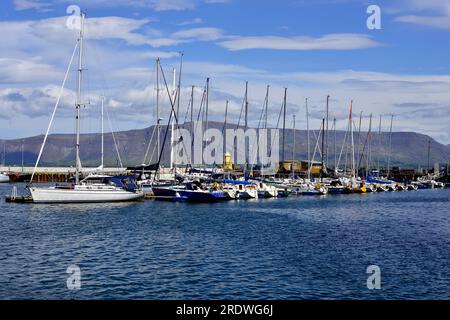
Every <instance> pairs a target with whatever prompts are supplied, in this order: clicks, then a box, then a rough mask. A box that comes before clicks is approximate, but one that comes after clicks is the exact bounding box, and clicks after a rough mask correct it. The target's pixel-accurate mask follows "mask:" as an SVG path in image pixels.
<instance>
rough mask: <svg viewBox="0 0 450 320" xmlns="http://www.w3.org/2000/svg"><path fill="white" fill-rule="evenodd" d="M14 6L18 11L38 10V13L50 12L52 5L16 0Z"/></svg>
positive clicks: (28, 0) (32, 0)
mask: <svg viewBox="0 0 450 320" xmlns="http://www.w3.org/2000/svg"><path fill="white" fill-rule="evenodd" d="M14 6H15V8H16V10H18V11H22V10H30V9H32V10H37V11H50V10H51V9H50V8H49V7H50V3H48V2H42V1H40V0H14Z"/></svg>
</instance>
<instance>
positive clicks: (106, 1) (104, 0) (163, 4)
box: [56, 0, 231, 11]
mask: <svg viewBox="0 0 450 320" xmlns="http://www.w3.org/2000/svg"><path fill="white" fill-rule="evenodd" d="M56 1H59V2H65V3H73V0H56ZM228 2H231V1H229V0H123V1H111V0H78V1H76V3H77V4H78V5H80V6H83V7H135V8H149V9H152V10H155V11H184V10H194V9H196V8H197V7H198V6H199V5H201V4H218V3H228Z"/></svg>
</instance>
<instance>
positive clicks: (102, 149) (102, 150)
mask: <svg viewBox="0 0 450 320" xmlns="http://www.w3.org/2000/svg"><path fill="white" fill-rule="evenodd" d="M104 101H105V97H102V136H101V138H102V146H101V154H100V156H101V164H100V166H101V168H102V169H103V165H104V137H103V135H104V125H103V105H104Z"/></svg>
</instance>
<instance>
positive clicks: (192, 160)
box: [191, 86, 195, 164]
mask: <svg viewBox="0 0 450 320" xmlns="http://www.w3.org/2000/svg"><path fill="white" fill-rule="evenodd" d="M194 88H195V86H191V135H192V143H191V164H193V163H194V148H193V147H194V135H195V133H194Z"/></svg>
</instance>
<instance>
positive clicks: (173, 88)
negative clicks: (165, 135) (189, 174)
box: [170, 68, 177, 170]
mask: <svg viewBox="0 0 450 320" xmlns="http://www.w3.org/2000/svg"><path fill="white" fill-rule="evenodd" d="M176 82H177V71H176V69H175V68H173V79H172V102H173V103H174V105H173V107H172V111H171V112H172V113H173V114H172V121H171V123H170V169H171V170H172V169H173V144H174V141H175V140H174V138H175V137H174V136H173V134H174V121H175V118H176V116H177V115H176V114H175V108H174V107H175V99H177V87H176Z"/></svg>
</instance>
